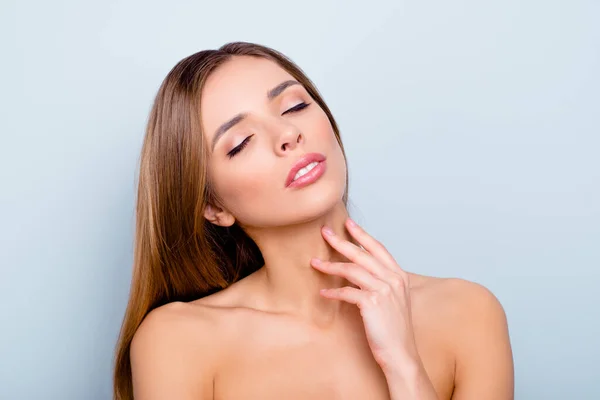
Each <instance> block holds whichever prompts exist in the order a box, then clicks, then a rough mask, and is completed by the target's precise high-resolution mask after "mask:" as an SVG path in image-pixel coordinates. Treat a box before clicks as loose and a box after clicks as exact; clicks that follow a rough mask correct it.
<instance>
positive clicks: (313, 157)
mask: <svg viewBox="0 0 600 400" xmlns="http://www.w3.org/2000/svg"><path fill="white" fill-rule="evenodd" d="M315 161H317V162H321V161H325V156H324V155H323V154H321V153H306V154H305V155H303V156H302V157H300V159H299V160H298V161H296V163H295V164H294V165H293V166H292V169H290V173H289V174H288V176H287V179H286V181H285V186H286V187H287V186H289V185H290V183H292V180H293V179H294V177H295V176H296V174H297V173H298V171H300V170H301V169H302V168H304V167H306V166H307V165H308V164H310V163H312V162H315Z"/></svg>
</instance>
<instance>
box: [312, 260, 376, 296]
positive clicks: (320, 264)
mask: <svg viewBox="0 0 600 400" xmlns="http://www.w3.org/2000/svg"><path fill="white" fill-rule="evenodd" d="M311 265H312V266H313V267H314V268H316V269H318V270H319V271H321V272H324V273H326V274H329V275H337V276H341V277H342V278H345V279H347V280H348V281H349V282H352V283H354V284H355V285H357V286H359V287H360V288H362V289H366V290H373V291H374V290H380V289H381V288H382V287H383V285H384V283H383V282H382V281H381V280H379V279H377V278H376V277H374V276H373V274H371V273H370V272H369V271H367V270H366V269H364V268H362V267H361V266H359V265H356V264H352V263H341V262H329V261H322V260H319V259H318V258H313V259H312V260H311Z"/></svg>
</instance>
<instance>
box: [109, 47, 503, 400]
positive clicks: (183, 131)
mask: <svg viewBox="0 0 600 400" xmlns="http://www.w3.org/2000/svg"><path fill="white" fill-rule="evenodd" d="M346 167H347V166H346V156H345V153H344V149H343V146H342V142H341V140H340V135H339V132H338V128H337V125H336V123H335V120H334V118H333V116H332V114H331V112H330V111H329V109H328V107H327V105H326V104H325V102H324V101H323V99H322V98H321V96H320V95H319V93H318V92H317V89H316V88H315V87H314V85H313V84H312V83H311V81H310V80H309V79H308V78H307V77H306V76H305V75H304V73H303V72H302V71H301V70H300V69H299V68H298V67H297V66H296V65H295V64H293V63H292V62H291V61H290V60H289V59H287V58H286V57H285V56H283V55H282V54H280V53H278V52H276V51H275V50H273V49H270V48H267V47H264V46H259V45H256V44H251V43H244V42H236V43H229V44H226V45H224V46H222V47H221V48H220V49H219V50H207V51H201V52H198V53H196V54H193V55H191V56H189V57H187V58H185V59H183V60H181V61H180V62H179V63H178V64H177V65H176V66H175V67H174V68H173V69H172V70H171V71H170V73H169V74H168V76H167V77H166V79H165V80H164V82H163V83H162V85H161V87H160V89H159V91H158V94H157V97H156V100H155V102H154V105H153V108H152V111H151V114H150V119H149V123H148V127H147V132H146V137H145V140H144V144H143V149H142V156H141V166H140V177H139V190H138V199H137V202H138V203H137V222H136V236H135V255H134V272H133V281H132V288H131V294H130V296H131V297H130V299H129V304H128V307H127V311H126V315H125V319H124V322H123V327H122V331H121V336H120V339H119V343H118V346H117V353H116V366H115V376H114V378H115V398H116V399H131V398H133V396H134V395H135V399H136V400H154V399H174V400H184V399H261V400H264V399H333V398H335V399H373V400H375V399H403V400H407V399H420V400H428V399H455V400H456V399H458V400H465V399H474V400H475V399H477V400H480V399H498V400H500V399H502V400H505V399H512V398H513V363H512V352H511V346H510V342H509V337H508V329H507V324H506V318H505V314H504V311H503V309H502V307H501V305H500V304H499V302H498V301H497V299H496V298H495V297H494V295H493V294H492V293H491V292H489V291H488V290H487V289H486V288H484V287H483V286H480V285H478V284H475V283H471V282H468V281H465V280H461V279H441V278H433V277H427V276H423V275H417V274H414V273H410V272H407V271H404V270H403V269H402V268H401V267H400V266H399V265H398V264H397V263H396V261H395V260H394V258H393V257H392V255H391V254H390V253H389V252H388V251H387V250H386V249H385V247H384V246H383V245H381V244H380V243H378V242H377V241H376V240H375V239H374V238H372V237H371V236H370V235H369V234H368V233H367V232H365V231H364V230H363V229H361V228H360V227H359V226H357V225H356V224H355V223H353V222H352V220H351V219H349V218H348V212H347V209H346V204H347V194H348V172H347V168H346Z"/></svg>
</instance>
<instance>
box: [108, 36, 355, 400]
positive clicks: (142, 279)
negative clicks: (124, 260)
mask: <svg viewBox="0 0 600 400" xmlns="http://www.w3.org/2000/svg"><path fill="white" fill-rule="evenodd" d="M242 55H246V56H254V57H262V58H266V59H269V60H272V61H274V62H277V63H278V64H279V65H280V66H281V67H282V68H283V69H285V70H286V71H287V72H288V73H290V74H291V75H292V76H293V77H294V78H295V79H296V80H298V81H299V82H300V83H301V84H302V85H303V86H304V88H305V89H306V90H307V91H308V93H309V94H310V95H311V96H312V98H313V99H314V101H316V102H317V103H318V104H319V106H320V107H321V108H322V109H323V110H324V111H325V113H326V114H327V117H328V118H329V121H330V122H331V125H332V127H333V131H334V133H335V136H336V138H337V140H338V143H339V144H340V147H341V148H342V153H343V154H344V158H345V157H346V154H345V152H344V148H343V146H342V142H341V139H340V135H339V130H338V126H337V124H336V122H335V120H334V118H333V115H332V114H331V111H330V110H329V108H328V107H327V105H326V104H325V102H324V100H323V99H322V97H321V96H320V94H319V92H318V91H317V89H316V87H315V85H314V84H313V83H312V82H311V80H310V79H309V78H308V77H307V76H306V75H305V74H304V72H303V71H302V70H301V69H300V68H299V67H298V66H297V65H296V64H294V63H293V62H292V61H291V60H290V59H289V58H287V57H286V56H284V55H283V54H281V53H280V52H278V51H276V50H273V49H271V48H269V47H266V46H261V45H258V44H253V43H247V42H232V43H227V44H225V45H223V46H221V47H220V48H219V49H218V50H203V51H199V52H197V53H195V54H192V55H191V56H189V57H186V58H184V59H182V60H181V61H179V62H178V63H177V64H176V65H175V66H174V67H173V69H171V71H170V72H169V73H168V75H167V76H166V78H165V79H164V81H163V82H162V84H161V86H160V88H159V89H158V93H157V95H156V98H155V100H154V103H153V106H152V109H151V111H150V115H149V118H148V124H147V127H146V133H145V137H144V142H143V145H142V151H141V158H140V170H139V181H138V191H137V208H136V225H135V238H134V248H135V249H134V256H133V257H134V259H133V276H132V281H131V288H130V293H129V302H128V304H127V309H126V311H125V317H124V320H123V324H122V326H121V332H120V336H119V340H118V343H117V347H116V353H115V369H114V377H113V378H114V398H115V399H116V400H130V399H133V387H132V381H131V363H130V359H129V349H130V346H131V341H132V339H133V336H134V334H135V332H136V330H137V329H138V327H139V326H140V324H141V322H142V320H143V319H144V317H145V316H146V315H147V314H148V313H149V312H150V311H151V310H153V309H154V308H156V307H159V306H161V305H164V304H166V303H170V302H173V301H190V300H195V299H198V298H201V297H204V296H206V295H209V294H211V293H214V292H216V291H219V290H222V289H224V288H226V287H227V286H228V285H230V284H232V283H233V282H235V281H236V280H239V279H241V278H243V277H245V276H247V275H249V274H250V273H252V272H254V271H256V270H257V269H259V268H260V267H261V266H262V265H263V258H262V255H261V253H260V251H259V249H258V247H257V246H256V244H255V243H254V241H253V240H252V239H250V237H248V235H246V234H245V233H244V231H243V230H242V229H241V228H240V227H239V226H238V225H237V224H234V225H233V226H231V227H228V228H223V227H219V226H216V225H214V224H211V223H210V222H208V221H207V220H206V219H205V218H204V215H203V211H204V208H205V207H206V205H207V204H208V203H209V202H213V203H215V204H221V203H220V200H219V199H218V197H217V196H216V195H215V193H214V192H213V190H212V188H211V185H210V182H209V179H208V173H207V168H206V160H207V158H208V156H209V154H208V146H206V143H205V141H204V139H203V137H204V136H203V134H202V131H201V124H200V113H201V110H200V107H199V104H200V96H201V94H202V88H203V87H204V83H205V82H206V79H207V78H208V76H209V75H210V74H211V73H212V72H213V71H215V70H216V68H218V67H219V66H220V65H222V64H223V63H225V62H226V61H227V60H229V59H231V58H232V57H233V56H242ZM346 171H347V169H346ZM343 201H344V204H347V201H348V173H346V192H345V193H344V196H343Z"/></svg>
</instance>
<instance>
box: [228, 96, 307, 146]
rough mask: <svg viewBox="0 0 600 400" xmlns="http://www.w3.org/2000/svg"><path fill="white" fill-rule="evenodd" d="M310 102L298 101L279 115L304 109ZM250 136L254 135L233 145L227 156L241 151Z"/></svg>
mask: <svg viewBox="0 0 600 400" xmlns="http://www.w3.org/2000/svg"><path fill="white" fill-rule="evenodd" d="M310 104H311V103H305V102H302V103H299V104H297V105H295V106H294V107H292V108H290V109H289V110H286V111H284V112H283V114H281V115H285V114H287V113H295V112H298V111H301V110H304V109H305V108H306V107H308V106H309V105H310ZM252 136H254V135H250V136H248V137H247V138H246V139H244V141H243V142H242V143H240V144H239V145H237V146H236V147H234V148H233V149H232V150H231V151H230V152H229V153H227V157H229V158H232V157H234V156H235V155H236V154H237V153H239V152H240V151H242V150H243V149H244V147H246V146H247V145H248V142H249V141H250V138H251V137H252Z"/></svg>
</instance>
